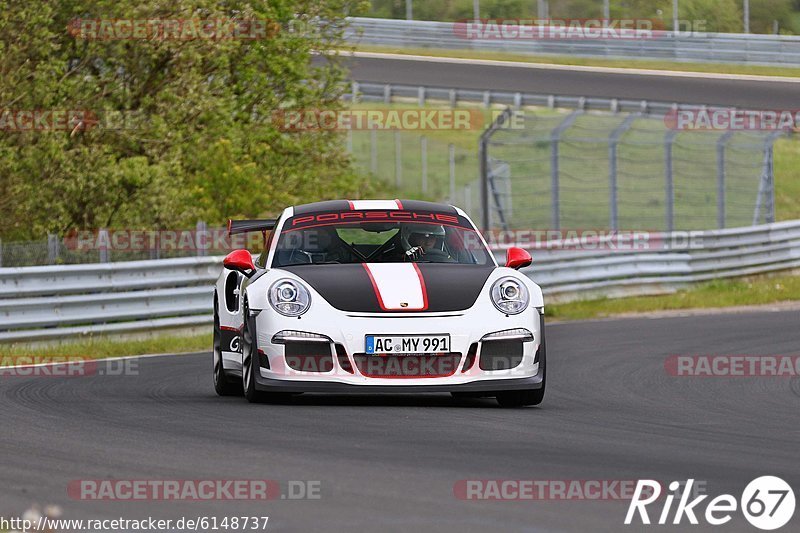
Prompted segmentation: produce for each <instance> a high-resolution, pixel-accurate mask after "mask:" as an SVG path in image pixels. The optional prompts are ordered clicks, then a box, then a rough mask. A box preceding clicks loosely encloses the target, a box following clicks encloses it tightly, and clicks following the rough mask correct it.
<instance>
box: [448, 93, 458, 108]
mask: <svg viewBox="0 0 800 533" xmlns="http://www.w3.org/2000/svg"><path fill="white" fill-rule="evenodd" d="M456 104H458V93H457V92H456V90H455V89H450V107H456Z"/></svg>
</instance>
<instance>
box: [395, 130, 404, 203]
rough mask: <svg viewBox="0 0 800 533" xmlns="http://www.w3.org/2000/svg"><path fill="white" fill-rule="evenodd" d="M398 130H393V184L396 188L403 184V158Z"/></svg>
mask: <svg viewBox="0 0 800 533" xmlns="http://www.w3.org/2000/svg"><path fill="white" fill-rule="evenodd" d="M401 151H402V143H401V139H400V131H399V130H394V185H395V187H397V188H398V189H399V188H400V187H401V186H402V185H403V159H402V152H401Z"/></svg>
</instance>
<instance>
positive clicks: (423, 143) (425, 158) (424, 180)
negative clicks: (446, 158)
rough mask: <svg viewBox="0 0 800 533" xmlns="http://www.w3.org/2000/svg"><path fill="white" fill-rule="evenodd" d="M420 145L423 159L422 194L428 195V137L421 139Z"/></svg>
mask: <svg viewBox="0 0 800 533" xmlns="http://www.w3.org/2000/svg"><path fill="white" fill-rule="evenodd" d="M419 144H420V157H421V158H422V194H428V137H426V136H425V135H423V136H422V137H420V140H419Z"/></svg>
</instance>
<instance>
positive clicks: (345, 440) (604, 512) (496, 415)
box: [0, 311, 800, 531]
mask: <svg viewBox="0 0 800 533" xmlns="http://www.w3.org/2000/svg"><path fill="white" fill-rule="evenodd" d="M798 323H800V313H798V312H797V311H794V312H772V313H760V314H725V315H716V316H702V317H678V318H662V319H625V320H615V321H595V322H583V323H580V322H575V323H563V324H553V325H550V326H549V327H548V330H547V331H548V333H547V334H548V356H549V357H548V359H549V360H548V363H549V364H548V371H549V378H550V379H549V383H548V392H547V395H546V397H545V401H544V404H543V405H542V406H541V407H539V408H525V409H515V410H504V409H500V408H499V407H498V406H497V404H496V403H495V402H494V400H489V399H485V400H454V399H451V398H450V397H449V396H448V395H436V394H431V395H425V396H403V395H389V396H324V395H304V396H300V397H298V398H296V399H295V400H294V402H293V404H291V405H251V404H248V403H247V402H246V401H245V400H244V399H243V398H219V397H217V396H216V395H215V394H214V391H213V388H212V384H211V356H210V354H200V355H185V356H175V357H154V358H146V359H140V360H137V363H138V374H136V375H125V376H113V377H112V376H108V375H106V376H100V375H95V376H87V377H46V376H40V377H21V376H7V377H2V378H0V396H1V397H2V411H3V413H2V426H3V431H2V432H0V454H1V455H2V461H3V467H2V476H1V479H0V516H10V515H19V514H20V513H22V512H23V511H24V510H25V509H27V508H28V507H29V506H30V505H31V504H32V503H38V504H40V505H47V504H58V505H60V506H61V507H62V508H63V511H64V515H63V517H64V518H84V519H87V518H116V517H119V516H123V517H126V518H146V517H147V516H154V517H157V518H179V517H181V516H188V517H197V516H218V517H222V516H232V515H236V514H238V515H251V516H252V515H257V516H263V515H267V516H270V517H271V518H270V527H269V528H268V530H270V531H628V530H629V531H642V530H651V529H653V530H660V531H664V530H670V531H672V530H682V531H685V530H687V529H688V527H687V525H686V522H685V521H684V524H683V527H681V528H670V527H665V526H650V528H644V527H642V526H641V525H638V526H636V527H633V526H631V527H627V528H626V527H625V526H623V519H624V516H625V512H626V510H627V503H626V502H623V501H585V500H573V501H540V502H531V501H521V502H499V501H481V502H478V501H464V500H459V499H457V498H456V497H454V492H453V487H454V484H455V483H456V482H457V481H458V480H465V479H537V480H589V479H597V480H635V479H639V478H653V479H658V480H661V481H664V482H666V483H668V482H669V481H672V480H685V479H686V478H690V477H691V478H694V479H698V480H704V481H705V482H706V492H707V493H708V494H711V495H712V496H715V495H718V494H722V493H731V494H733V495H734V496H736V497H737V498H738V497H739V496H740V495H741V491H742V489H743V488H744V486H745V485H746V484H747V483H748V482H749V481H750V480H752V479H754V478H756V477H759V476H762V475H767V474H772V475H777V476H780V477H782V478H783V479H785V480H786V481H787V482H788V483H789V484H790V485H793V486H794V487H797V486H799V485H800V461H798V450H800V427H798V423H797V422H798V420H799V418H798V408H799V407H800V380H798V379H797V378H787V377H761V378H687V377H672V376H669V375H667V373H666V372H665V369H664V361H665V358H666V357H668V356H669V355H673V354H681V355H684V354H686V355H697V354H752V355H777V354H782V355H798V354H800V328H799V327H798ZM111 478H115V479H140V480H141V479H189V480H192V479H194V480H197V479H221V478H226V479H264V478H266V479H274V480H280V481H282V483H285V482H287V481H288V480H317V481H320V482H321V498H320V499H317V500H302V501H300V500H297V501H290V500H288V499H287V500H281V499H276V500H272V501H266V502H243V501H238V502H237V501H211V502H191V501H178V502H174V501H160V502H153V501H144V502H142V501H137V502H130V501H127V502H126V501H115V502H104V501H81V500H75V499H70V498H68V497H67V493H66V487H67V485H68V483H69V481H70V480H76V479H111ZM709 499H710V498H709ZM707 501H708V500H706V502H707ZM673 508H674V507H673ZM702 508H703V509H704V506H703V507H702ZM660 509H661V508H660V507H658V508H657V509H655V510H653V511H652V513H651V517H652V518H653V519H656V518H657V516H658V514H659V513H660ZM701 512H702V511H701ZM652 515H655V516H652ZM797 520H798V516H797V514H795V518H794V520H793V522H791V523H790V525H789V526H787V527H786V528H784V530H786V531H788V530H790V529H792V524H793V525H794V526H795V527H796V525H797ZM691 529H692V530H693V531H706V530H709V531H710V530H715V528H712V527H710V526H707V525H706V526H702V525H701V526H699V527H697V526H695V527H694V528H691ZM716 530H718V531H721V530H724V531H731V530H736V531H754V529H753V528H752V527H751V526H750V525H749V524H748V523H747V522H746V521H745V519H744V518H743V516H742V515H741V514H736V515H735V516H734V518H733V520H732V521H731V522H730V523H729V524H727V525H726V526H725V527H724V528H716ZM794 530H795V531H796V529H794ZM782 531H783V530H782Z"/></svg>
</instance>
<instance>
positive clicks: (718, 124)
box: [664, 108, 800, 131]
mask: <svg viewBox="0 0 800 533" xmlns="http://www.w3.org/2000/svg"><path fill="white" fill-rule="evenodd" d="M664 124H665V125H666V126H667V128H669V129H671V130H678V131H792V130H798V129H800V109H767V110H759V109H732V108H690V109H673V110H671V111H670V112H669V113H667V114H666V115H664Z"/></svg>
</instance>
